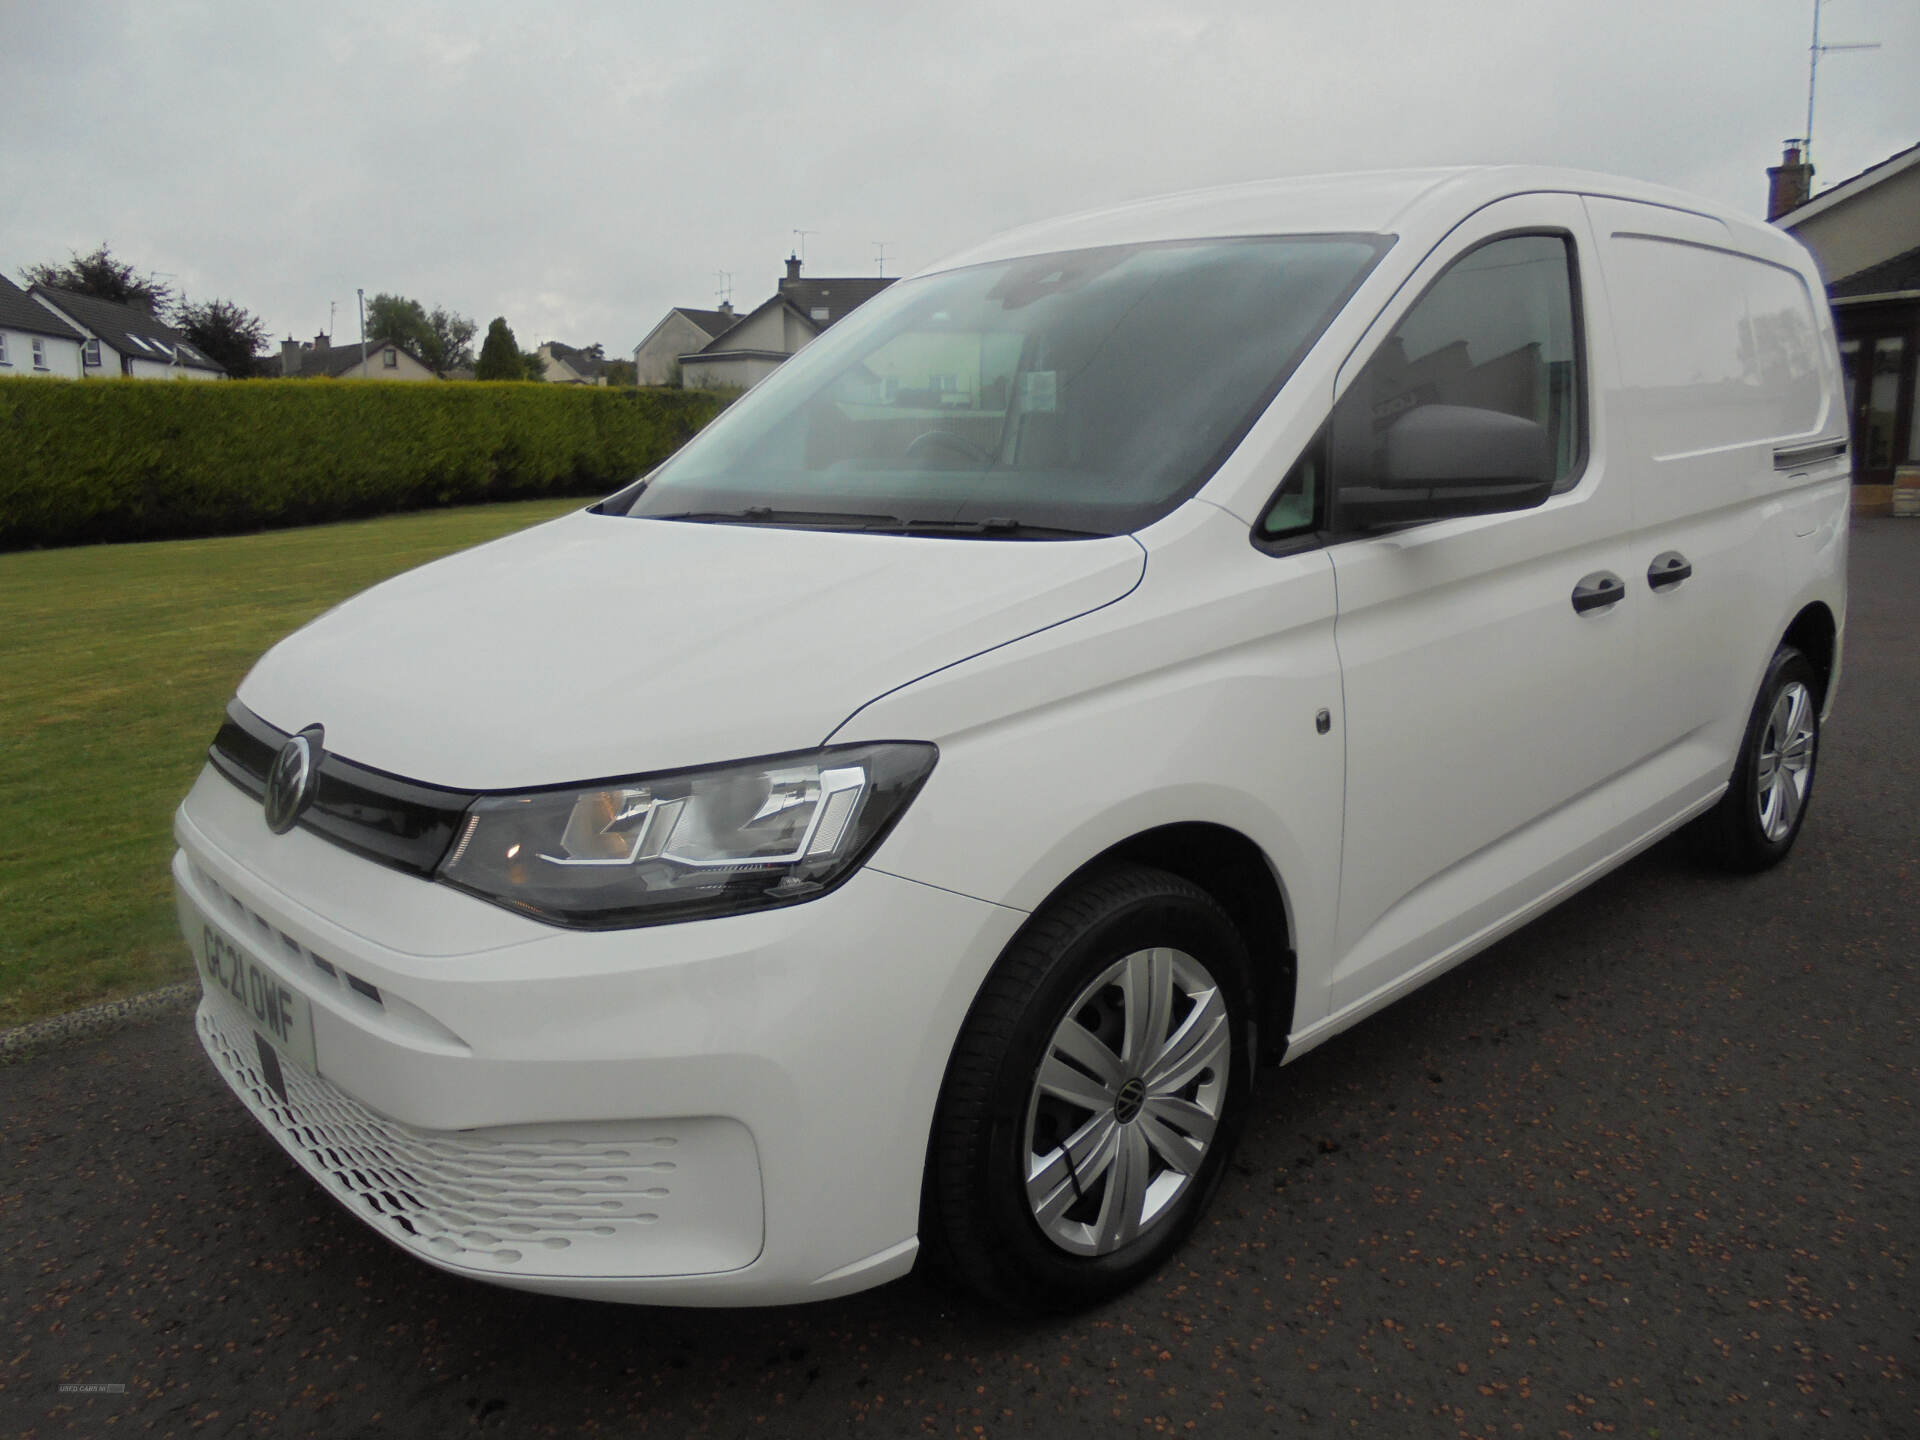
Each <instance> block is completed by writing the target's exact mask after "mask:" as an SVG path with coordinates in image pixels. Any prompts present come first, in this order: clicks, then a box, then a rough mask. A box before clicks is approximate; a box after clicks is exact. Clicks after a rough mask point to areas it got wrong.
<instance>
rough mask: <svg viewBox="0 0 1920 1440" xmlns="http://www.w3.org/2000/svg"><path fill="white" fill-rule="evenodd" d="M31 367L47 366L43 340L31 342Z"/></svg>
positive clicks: (37, 368) (40, 367)
mask: <svg viewBox="0 0 1920 1440" xmlns="http://www.w3.org/2000/svg"><path fill="white" fill-rule="evenodd" d="M33 368H34V369H36V370H44V369H46V368H47V342H46V341H44V340H35V341H34V342H33Z"/></svg>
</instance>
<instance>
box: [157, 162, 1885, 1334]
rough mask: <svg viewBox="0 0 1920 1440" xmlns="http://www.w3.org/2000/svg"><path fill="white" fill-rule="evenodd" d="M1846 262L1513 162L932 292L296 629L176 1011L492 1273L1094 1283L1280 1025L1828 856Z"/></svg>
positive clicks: (954, 275) (1144, 224) (235, 726)
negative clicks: (1674, 874) (629, 471)
mask: <svg viewBox="0 0 1920 1440" xmlns="http://www.w3.org/2000/svg"><path fill="white" fill-rule="evenodd" d="M1821 293H1822V292H1821V287H1820V281H1819V277H1818V276H1817V274H1816V272H1815V270H1814V267H1813V264H1812V262H1811V261H1810V260H1809V258H1808V256H1807V254H1806V252H1805V251H1804V250H1802V249H1801V248H1800V246H1799V245H1798V244H1796V243H1795V242H1794V241H1793V240H1792V239H1791V238H1789V237H1787V236H1786V235H1783V234H1781V233H1780V232H1778V231H1775V230H1772V229H1769V228H1768V227H1766V226H1764V225H1760V224H1757V223H1754V222H1752V221H1750V220H1747V219H1745V218H1743V217H1741V216H1739V215H1737V214H1734V213H1731V212H1729V211H1726V210H1724V209H1722V208H1721V207H1718V206H1715V205H1711V204H1707V203H1705V202H1701V201H1698V200H1694V199H1690V198H1688V197H1686V196H1683V195H1677V194H1673V193H1670V192H1668V191H1664V190H1658V189H1655V188H1652V187H1650V186H1645V185H1641V184H1637V183H1634V182H1630V181H1623V180H1617V179H1611V178H1606V177H1602V176H1595V175H1584V174H1570V173H1564V172H1556V171H1541V170H1521V169H1490V170H1460V171H1422V172H1404V173H1388V174H1375V175H1358V176H1340V177H1325V178H1313V179H1300V180H1287V181H1279V182H1274V183H1269V184H1258V185H1247V186H1241V187H1235V188H1232V189H1225V190H1213V191H1206V192H1201V193H1195V194H1188V195H1180V196H1175V197H1172V198H1169V199H1164V200H1157V201H1151V202H1147V203H1143V204H1137V205H1130V206H1126V207H1123V208H1120V209H1117V210H1111V211H1107V212H1103V213H1100V214H1093V215H1082V216H1076V217H1073V218H1070V219H1064V220H1059V221H1055V222H1053V223H1049V224H1044V225H1036V226H1032V227H1030V228H1027V229H1024V230H1020V231H1016V232H1014V233H1013V234H1010V235H1007V236H1004V237H1002V238H1000V239H998V240H994V241H990V242H988V243H987V244H985V245H982V246H980V247H979V248H978V249H975V250H972V251H969V252H967V253H965V254H962V255H960V256H959V257H957V258H955V259H954V260H952V261H950V262H949V263H947V264H944V265H941V266H939V267H936V268H935V269H933V270H930V271H928V272H926V273H924V274H922V275H919V276H917V277H915V278H912V279H909V280H906V281H903V282H901V283H899V284H897V285H895V286H894V287H892V288H891V289H890V290H888V291H887V292H885V293H884V294H883V295H882V296H880V297H879V298H877V299H875V300H873V301H871V302H869V303H868V304H867V305H865V306H863V307H862V308H861V309H860V310H859V311H857V312H856V313H855V314H853V315H852V316H851V317H849V318H848V319H847V320H845V321H844V322H843V323H841V324H839V325H837V326H835V327H834V328H833V329H832V330H830V331H829V332H827V333H826V334H825V335H824V336H823V337H822V338H821V339H819V340H817V341H816V342H814V344H813V345H812V346H810V347H809V348H808V349H807V350H805V351H804V352H802V353H801V354H800V355H798V356H797V357H795V358H794V359H793V360H791V361H790V362H788V363H787V364H786V365H785V366H784V367H783V368H782V369H781V370H779V371H778V372H776V373H775V374H774V375H773V376H772V377H771V378H770V379H768V380H766V381H765V382H763V383H762V384H761V385H760V386H759V387H758V388H757V389H755V390H754V391H753V392H752V393H750V394H749V395H748V396H746V397H745V398H744V399H743V400H741V401H740V402H739V403H738V404H736V405H735V406H734V407H733V408H732V409H731V410H729V411H728V412H727V413H726V414H725V415H724V416H723V417H722V418H721V419H720V420H719V421H717V422H716V423H715V424H714V425H712V426H711V427H710V428H709V429H708V430H707V431H706V432H705V433H704V434H702V435H701V436H700V437H699V438H698V439H696V440H695V441H694V442H693V443H691V444H690V445H688V446H687V447H686V448H685V449H684V450H683V451H681V452H680V453H679V454H678V455H677V456H675V457H674V458H673V459H672V460H671V461H669V462H668V463H666V464H665V465H663V466H662V467H661V468H660V469H658V470H657V471H655V472H654V473H653V474H652V475H650V476H648V477H647V478H646V479H644V480H642V481H640V482H639V483H637V484H635V485H634V486H632V487H631V488H630V489H627V490H625V491H623V492H621V493H620V494H618V495H615V496H613V497H612V498H611V499H609V500H606V501H604V502H602V503H601V504H598V505H595V506H593V507H592V508H591V509H589V510H586V511H582V512H580V513H577V514H574V515H571V516H569V517H567V518H565V519H562V520H558V521H555V522H553V523H551V524H547V525H543V526H540V527H538V528H536V529H533V530H530V531H527V532H525V533H523V534H519V535H515V536H513V537H511V538H509V539H505V540H502V541H499V542H497V543H494V544H491V545H487V546H483V547H481V548H480V549H477V550H473V551H470V552H468V553H466V554H463V555H458V556H455V557H453V558H451V559H447V560H443V561H441V562H439V563H437V564H433V565H429V566H426V567H425V568H423V569H420V570H417V571H414V572H412V573H410V574H407V575H403V576H401V577H399V578H397V579H394V580H391V581H388V582H387V583H386V584H384V585H380V586H377V587H376V588H374V589H373V590H371V591H369V592H367V593H366V594H365V595H362V596H360V597H359V598H357V599H355V600H353V601H350V602H349V603H347V604H345V605H343V606H341V607H340V608H338V609H336V610H334V611H332V612H331V613H329V614H327V615H325V616H323V617H322V618H320V619H319V620H317V621H315V622H314V623H313V624H311V625H309V626H308V627H307V628H305V629H304V630H302V631H300V632H299V633H297V634H296V635H293V636H291V637H290V638H288V639H287V640H285V641H283V642H282V643H281V644H280V645H278V646H277V647H275V648H274V649H273V650H272V651H271V652H270V653H269V654H268V655H267V656H266V657H265V658H264V659H263V660H261V661H260V663H259V665H258V666H257V667H256V668H255V669H254V671H253V672H252V674H251V675H249V676H248V677H247V679H246V681H245V683H244V684H243V685H242V686H241V687H240V691H239V695H238V697H237V699H236V700H235V701H234V703H233V705H232V706H231V707H230V709H229V711H228V715H227V719H226V723H225V725H224V726H223V727H222V728H221V730H220V732H219V735H218V738H217V739H216V740H215V742H214V745H213V748H212V751H211V755H210V761H211V763H210V764H209V765H208V767H207V769H206V770H205V772H204V773H203V774H202V776H201V777H200V779H199V781H198V783H197V784H196V785H195V786H194V788H193V791H192V793H191V794H189V795H188V797H187V799H186V802H185V803H184V805H183V806H182V807H181V809H180V812H179V817H178V821H177V825H176V833H177V835H178V839H179V845H180V851H179V854H178V856H177V857H176V859H175V862H174V878H175V882H176V885H177V887H178V894H179V909H180V919H181V923H182V926H183V928H184V930H185V933H186V935H187V938H188V940H189V942H190V944H191V946H192V948H193V950H194V953H195V956H196V958H197V960H198V962H199V965H200V969H201V974H202V976H203V979H204V984H205V991H206V994H205V999H204V1001H203V1003H202V1005H201V1007H200V1010H199V1016H198V1025H199V1032H200V1036H201V1039H202V1040H203V1042H204V1044H205V1046H206V1048H207V1051H208V1053H209V1054H210V1055H211V1056H212V1058H213V1060H214V1062H215V1064H216V1065H217V1066H218V1068H219V1070H220V1073H221V1074H222V1075H223V1076H224V1077H225V1078H226V1080H227V1081H228V1083H229V1084H230V1085H231V1086H232V1087H233V1089H234V1090H235V1092H236V1093H237V1094H238V1095H239V1096H240V1098H241V1100H242V1101H243V1102H244V1103H245V1104H246V1105H247V1106H248V1107H249V1108H250V1109H251V1110H252V1111H253V1112H254V1114H255V1115H256V1116H257V1117H258V1118H259V1119H260V1121H261V1122H262V1123H263V1124H264V1125H265V1126H266V1128H267V1129H268V1130H269V1131H270V1132H271V1133H272V1134H273V1135H274V1136H275V1138H277V1139H278V1140H279V1141H280V1143H281V1144H282V1145H283V1146H285V1148H286V1149H287V1151H288V1153H289V1154H291V1155H292V1156H293V1157H294V1159H296V1160H297V1161H298V1162H299V1163H300V1164H301V1165H303V1166H305V1167H306V1169H307V1170H308V1171H309V1172H310V1173H311V1174H312V1175H313V1176H314V1177H315V1178H316V1179H317V1180H318V1181H319V1182H320V1183H321V1184H322V1185H323V1186H325V1187H326V1188H327V1189H328V1190H330V1191H331V1192H332V1193H333V1194H334V1195H335V1196H337V1197H338V1198H339V1199H340V1200H341V1201H342V1202H343V1203H344V1204H346V1205H347V1206H348V1207H349V1208H350V1209H351V1210H353V1211H354V1213H355V1214H357V1215H359V1216H360V1217H361V1218H362V1219H363V1220H365V1221H367V1222H368V1223H369V1224H371V1225H373V1226H374V1227H375V1228H376V1229H378V1230H379V1231H380V1232H381V1233H382V1234H384V1235H386V1236H387V1237H388V1238H389V1239H391V1240H393V1241H394V1242H395V1243H397V1244H399V1245H400V1246H402V1247H403V1248H405V1249H406V1250H409V1251H411V1252H412V1253H413V1254H415V1255H417V1256H419V1257H420V1258H421V1259H423V1260H426V1261H428V1262H429V1263H431V1264H434V1265H438V1266H440V1267H442V1268H444V1269H447V1270H451V1271H454V1272H457V1273H459V1274H463V1275H469V1276H473V1277H476V1278H480V1279H484V1280H490V1281H495V1282H498V1283H501V1284H505V1285H512V1286H518V1287H522V1288H525V1289H530V1290H543V1291H552V1292H557V1293H561V1294H569V1295H582V1296H592V1297H596V1298H601V1299H615V1300H629V1301H643V1302H660V1303H672V1304H749V1303H751V1304H761V1303H767V1302H788V1301H800V1300H809V1299H815V1298H820V1297H825V1296H831V1295H838V1294H842V1293H844V1292H847V1291H851V1290H856V1289H859V1288H861V1287H863V1286H869V1285H874V1284H878V1283H880V1282H882V1281H885V1280H888V1279H890V1278H892V1277H894V1276H897V1275H900V1274H903V1273H904V1272H906V1271H907V1270H908V1269H909V1268H910V1267H911V1266H912V1265H913V1264H914V1263H915V1259H916V1256H917V1255H919V1254H920V1253H921V1251H922V1250H923V1249H926V1250H928V1251H930V1252H933V1253H937V1254H938V1255H939V1256H941V1257H943V1258H944V1260H945V1262H946V1264H947V1265H948V1266H949V1267H950V1269H951V1270H952V1272H953V1273H955V1274H956V1275H957V1276H959V1277H960V1278H961V1279H962V1280H963V1281H964V1282H966V1283H968V1284H970V1285H972V1286H974V1287H976V1288H978V1289H979V1290H981V1291H984V1292H985V1293H987V1294H989V1295H993V1296H998V1297H1001V1298H1003V1299H1006V1300H1009V1301H1012V1302H1014V1303H1018V1304H1024V1305H1031V1306H1056V1305H1068V1304H1075V1303H1083V1302H1087V1301H1091V1300H1095V1299H1098V1298H1100V1297H1103V1296H1106V1295H1110V1294H1113V1293H1115V1292H1117V1291H1118V1290H1120V1289H1121V1288H1123V1287H1125V1286H1126V1285H1128V1284H1130V1283H1132V1282H1134V1281H1135V1280H1137V1279H1139V1278H1140V1277H1141V1276H1142V1275H1143V1274H1145V1273H1146V1272H1147V1271H1149V1270H1151V1269H1152V1268H1153V1267H1154V1266H1155V1265H1157V1264H1158V1263H1160V1262H1161V1261H1162V1260H1163V1259H1164V1258H1165V1257H1166V1256H1167V1255H1168V1254H1169V1252H1170V1251H1171V1250H1172V1249H1173V1248H1174V1247H1175V1246H1177V1245H1178V1244H1179V1242H1180V1240H1181V1237H1182V1236H1183V1235H1184V1234H1185V1233H1186V1232H1187V1231H1188V1230H1189V1228H1190V1227H1191V1226H1192V1225H1193V1223H1194V1221H1195V1219H1196V1218H1197V1217H1198V1215H1199V1214H1200V1212H1201V1211H1202V1209H1203V1208H1204V1207H1205V1205H1206V1203H1207V1201H1208V1198H1209V1196H1210V1194H1211V1193H1212V1191H1213V1189H1214V1188H1215V1184H1216V1182H1217V1181H1218V1179H1219V1176H1220V1174H1221V1171H1222V1168H1223V1166H1224V1164H1225V1162H1226V1160H1227V1157H1228V1154H1229V1152H1230V1150H1231V1148H1232V1146H1233V1143H1234V1138H1235V1135H1236V1133H1237V1132H1238V1131H1239V1129H1240V1127H1241V1124H1242V1121H1243V1119H1244V1117H1245V1115H1246V1113H1247V1108H1248V1105H1249V1103H1250V1100H1251V1095H1252V1088H1253V1087H1252V1081H1253V1075H1254V1069H1255V1065H1256V1062H1258V1061H1261V1060H1290V1059H1292V1058H1294V1057H1296V1056H1298V1055H1300V1054H1302V1053H1303V1052H1305V1051H1307V1050H1310V1049H1312V1048H1313V1047H1314V1046H1315V1045H1318V1044H1320V1043H1321V1042H1322V1041H1324V1040H1326V1039H1327V1038H1328V1037H1330V1036H1332V1035H1334V1034H1337V1033H1338V1032H1339V1031H1341V1030H1343V1029H1345V1028H1346V1027H1348V1026H1350V1025H1352V1024H1354V1023H1355V1022H1356V1021H1358V1020H1359V1019H1361V1018H1362V1017H1363V1016H1365V1015H1367V1014H1369V1013H1370V1012H1372V1011H1374V1010H1377V1009H1378V1008H1380V1007H1381V1006H1383V1005H1385V1004H1387V1003H1389V1002H1390V1001H1392V1000H1393V999H1395V998H1396V997H1398V996H1400V995H1404V994H1406V993H1407V992H1408V991H1410V990H1412V989H1414V988H1415V987H1417V986H1419V985H1421V984H1422V983H1424V982H1425V981H1427V980H1430V979H1432V978H1433V977H1434V976H1435V975H1438V974H1439V973H1440V972H1442V971H1444V970H1445V969H1447V968H1448V967H1449V966H1452V965H1454V964H1456V963H1458V962H1459V961H1461V960H1463V959H1465V958H1466V957H1468V956H1470V955H1472V954H1473V953H1474V952H1475V951H1477V950H1480V949H1482V948H1483V947H1485V946H1486V945H1488V944H1489V943H1491V942H1492V941H1494V940H1495V939H1497V938H1498V937H1500V936H1502V935H1505V934H1507V933H1508V932H1510V931H1512V930H1513V929H1515V928H1516V927H1518V926H1520V925H1522V924H1524V923H1525V922H1526V921H1527V920H1528V919H1530V918H1531V917H1533V916H1536V915H1538V914H1540V913H1541V912H1542V911H1543V910H1545V909H1546V908H1547V907H1548V906H1550V905H1553V904H1554V903H1555V902H1557V901H1559V900H1561V899H1562V898H1564V897H1566V896H1567V895H1569V894H1571V893H1573V892H1574V891H1575V890H1577V889H1579V888H1580V887H1581V886H1583V885H1585V884H1587V883H1588V882H1589V881H1591V880H1593V879H1594V878H1595V877H1597V876H1599V875H1601V874H1602V873H1604V872H1605V871H1606V870H1608V869H1609V868H1610V867H1612V866H1615V865H1618V864H1620V863H1621V862H1622V861H1623V860H1625V859H1626V858H1627V857H1629V856H1631V855H1633V854H1634V853H1635V852H1636V851H1639V850H1641V849H1644V848H1645V847H1646V846H1648V845H1650V844H1652V843H1653V842H1654V841H1656V840H1658V839H1659V838H1660V837H1662V836H1663V835H1666V834H1667V833H1669V832H1671V831H1673V830H1675V829H1676V828H1678V827H1680V826H1682V825H1686V824H1688V823H1689V822H1694V823H1695V826H1696V830H1697V832H1698V833H1699V835H1700V837H1701V841H1702V844H1703V845H1704V846H1705V847H1706V848H1707V849H1708V850H1709V851H1710V852H1712V853H1713V854H1715V855H1717V856H1719V857H1720V858H1721V859H1722V860H1724V861H1726V862H1727V863H1729V864H1732V865H1735V866H1740V867H1746V868H1759V867H1762V866H1765V865H1768V864H1771V863H1772V862H1774V861H1776V860H1778V859H1780V858H1781V856H1782V855H1784V854H1785V853H1786V851H1787V850H1788V848H1789V847H1790V846H1791V845H1792V844H1793V840H1794V837H1795V835H1796V833H1797V832H1798V830H1799V827H1800V823H1801V821H1802V819H1803V817H1804V815H1805V813H1806V804H1807V800H1808V796H1809V792H1810V787H1811V785H1812V782H1813V776H1814V757H1815V750H1816V745H1817V740H1818V734H1819V725H1820V719H1821V717H1822V716H1823V715H1824V714H1825V713H1826V711H1827V709H1828V707H1829V706H1830V705H1831V703H1832V699H1833V693H1834V686H1835V682H1836V680H1837V678H1838V673H1839V665H1840V650H1841V644H1840V642H1841V634H1842V628H1843V621H1844V617H1845V606H1846V590H1845V573H1846V546H1847V512H1848V458H1847V439H1846V430H1845V424H1846V421H1845V413H1846V412H1845V409H1844V407H1843V405H1842V396H1841V381H1840V373H1839V368H1838V363H1837V355H1836V348H1835V343H1834V336H1833V332H1832V329H1831V326H1830V323H1829V320H1828V316H1827V312H1826V309H1825V307H1824V305H1823V303H1822V300H1821ZM263 802H264V803H263Z"/></svg>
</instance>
